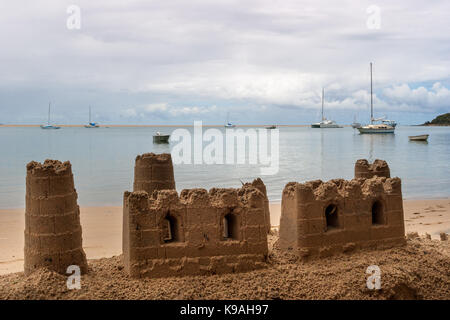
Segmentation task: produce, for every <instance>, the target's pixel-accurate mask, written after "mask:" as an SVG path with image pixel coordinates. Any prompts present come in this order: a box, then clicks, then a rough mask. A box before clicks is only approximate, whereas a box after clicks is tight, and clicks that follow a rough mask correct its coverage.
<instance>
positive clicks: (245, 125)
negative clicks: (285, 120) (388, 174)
mask: <svg viewBox="0 0 450 320" xmlns="http://www.w3.org/2000/svg"><path fill="white" fill-rule="evenodd" d="M55 125H57V126H59V127H62V128H83V127H84V126H85V125H84V124H55ZM0 126H1V127H18V128H20V127H23V128H36V127H40V126H41V125H40V124H0ZM193 126H194V125H192V124H105V125H100V128H108V127H110V128H126V127H142V128H146V127H148V128H156V127H193ZM202 126H203V127H224V125H223V124H202ZM266 126H271V124H240V125H236V128H238V127H266ZM310 126H311V125H310V124H280V125H277V127H310ZM343 126H344V127H350V125H343Z"/></svg>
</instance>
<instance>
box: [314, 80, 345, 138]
mask: <svg viewBox="0 0 450 320" xmlns="http://www.w3.org/2000/svg"><path fill="white" fill-rule="evenodd" d="M323 105H324V89H323V88H322V121H320V122H316V123H313V124H311V128H322V129H323V128H342V126H340V125H338V124H337V123H336V121H333V120H327V118H325V117H324V115H323Z"/></svg>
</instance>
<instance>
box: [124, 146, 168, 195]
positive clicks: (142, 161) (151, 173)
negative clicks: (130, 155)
mask: <svg viewBox="0 0 450 320" xmlns="http://www.w3.org/2000/svg"><path fill="white" fill-rule="evenodd" d="M165 189H175V178H174V174H173V164H172V157H171V155H170V154H169V153H162V154H154V153H145V154H143V155H139V156H137V157H136V162H135V166H134V184H133V191H146V192H147V193H148V194H152V193H153V191H154V190H165Z"/></svg>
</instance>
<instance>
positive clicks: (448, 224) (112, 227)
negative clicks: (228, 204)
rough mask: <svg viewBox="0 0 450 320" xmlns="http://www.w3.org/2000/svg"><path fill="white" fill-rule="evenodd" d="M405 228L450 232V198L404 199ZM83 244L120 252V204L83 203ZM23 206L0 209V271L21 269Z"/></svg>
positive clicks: (91, 250)
mask: <svg viewBox="0 0 450 320" xmlns="http://www.w3.org/2000/svg"><path fill="white" fill-rule="evenodd" d="M403 206H404V211H405V226H406V232H418V233H419V234H420V235H424V234H425V233H428V234H430V235H431V237H432V239H439V234H440V233H441V232H446V233H450V199H438V200H405V201H404V203H403ZM80 210H81V225H82V228H83V247H84V250H85V252H86V255H87V258H88V259H98V258H107V257H112V256H117V255H120V254H121V253H122V207H82V208H81V209H80ZM280 212H281V205H280V204H279V203H271V204H270V215H271V216H270V218H271V225H272V226H278V225H279V221H280ZM24 224H25V214H24V209H11V210H0V248H1V250H0V274H7V273H12V272H20V271H23V247H24V235H23V232H24Z"/></svg>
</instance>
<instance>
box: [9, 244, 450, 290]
mask: <svg viewBox="0 0 450 320" xmlns="http://www.w3.org/2000/svg"><path fill="white" fill-rule="evenodd" d="M277 240H278V238H277V236H270V238H269V247H270V251H269V252H270V254H269V263H268V268H267V269H264V270H258V271H253V272H248V273H240V274H227V275H220V276H219V275H213V276H208V277H201V276H197V277H184V278H164V279H141V280H139V279H131V278H129V277H128V276H127V275H126V273H125V271H124V270H123V264H122V260H121V256H117V257H113V258H104V259H98V260H90V261H89V267H90V273H89V274H87V275H84V276H82V283H81V285H82V288H81V289H80V290H67V288H66V279H67V278H66V277H64V276H62V275H59V274H56V273H54V272H51V271H48V270H45V269H43V270H39V271H37V272H35V273H33V274H31V275H30V276H28V277H27V276H25V275H24V274H23V273H22V272H20V273H14V274H9V275H4V276H0V299H450V242H449V241H438V240H429V239H425V238H419V237H411V238H410V239H408V241H407V245H406V246H405V247H401V248H392V249H388V250H384V251H376V250H372V251H370V250H363V251H357V252H354V253H352V254H342V255H337V256H334V257H329V258H324V259H319V260H315V261H310V262H297V261H296V258H295V256H293V255H291V254H289V253H286V252H283V251H281V250H279V249H278V246H277ZM369 265H378V266H379V267H380V269H381V272H382V274H381V290H376V291H374V290H369V289H367V287H366V279H367V277H368V276H369V275H367V274H366V273H365V271H366V269H367V267H368V266H369Z"/></svg>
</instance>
